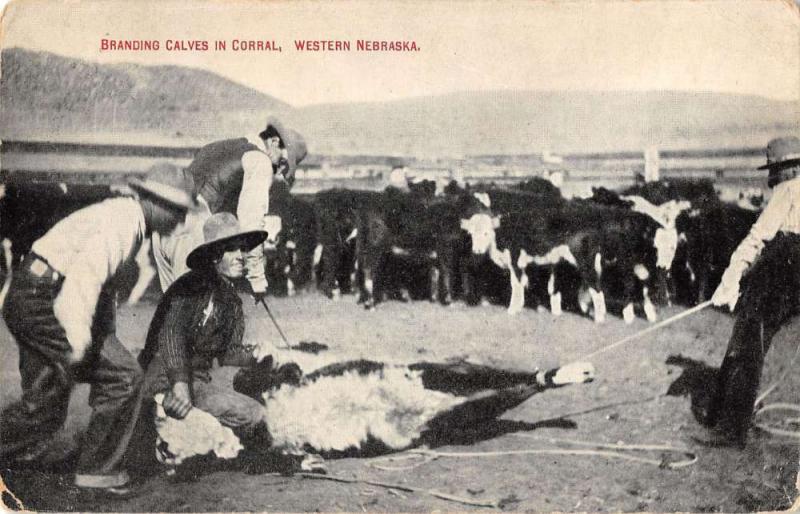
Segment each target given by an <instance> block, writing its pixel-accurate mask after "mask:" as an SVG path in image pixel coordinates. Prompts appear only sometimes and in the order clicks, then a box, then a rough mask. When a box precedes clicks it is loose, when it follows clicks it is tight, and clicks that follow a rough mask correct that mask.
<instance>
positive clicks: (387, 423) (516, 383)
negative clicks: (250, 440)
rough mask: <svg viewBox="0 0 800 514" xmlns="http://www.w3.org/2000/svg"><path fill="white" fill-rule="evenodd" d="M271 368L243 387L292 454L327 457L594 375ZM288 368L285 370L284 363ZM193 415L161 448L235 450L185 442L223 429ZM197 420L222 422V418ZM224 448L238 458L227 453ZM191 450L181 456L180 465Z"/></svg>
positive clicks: (467, 421) (469, 421) (578, 367)
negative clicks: (283, 377)
mask: <svg viewBox="0 0 800 514" xmlns="http://www.w3.org/2000/svg"><path fill="white" fill-rule="evenodd" d="M262 362H265V361H262ZM269 366H270V363H269V362H267V363H266V364H265V365H262V366H259V367H256V368H250V369H242V370H241V371H240V372H239V373H238V374H237V376H236V377H235V378H234V387H235V388H236V389H237V390H239V391H240V392H244V393H246V394H250V395H252V396H253V397H256V398H257V399H259V400H260V401H262V402H263V403H264V408H265V409H266V411H267V420H268V422H267V423H268V426H269V431H270V436H271V439H272V448H274V449H275V450H276V451H280V452H282V453H285V454H291V455H304V454H306V453H307V452H315V453H321V454H324V455H326V456H328V457H335V456H339V455H344V454H346V455H348V456H359V455H363V453H361V452H362V451H366V452H368V453H369V454H375V453H376V452H377V453H385V452H390V451H396V450H402V449H406V448H409V447H413V446H414V445H416V444H419V443H420V442H421V441H422V440H423V439H424V438H425V437H426V435H427V434H430V433H431V432H435V433H437V434H438V433H447V432H448V431H449V430H453V429H457V428H470V427H473V426H475V425H477V424H480V423H482V422H488V421H491V420H494V419H496V418H497V417H498V416H500V415H501V414H502V413H504V412H505V411H507V410H509V409H511V408H513V407H515V406H517V405H519V404H521V403H522V402H524V401H525V400H527V399H528V398H530V397H531V396H532V395H534V394H536V393H539V392H542V391H545V390H547V389H551V388H555V387H560V386H563V385H567V384H576V383H584V382H589V381H591V380H592V379H593V378H594V368H593V366H592V365H591V364H590V363H574V364H569V365H566V366H563V367H560V368H553V369H550V370H547V371H539V372H532V373H531V372H518V371H508V370H499V369H496V368H491V367H488V366H480V365H475V364H469V363H466V362H460V363H454V364H437V363H427V362H421V363H415V364H410V365H390V364H385V363H381V362H374V361H366V360H358V361H349V362H342V363H336V364H332V365H329V366H325V367H323V368H320V369H318V370H317V371H314V372H313V373H310V374H307V375H305V376H303V377H302V378H300V379H299V380H297V376H296V375H294V374H292V373H289V374H288V375H292V376H291V377H290V379H289V380H287V381H285V382H283V383H280V381H276V380H274V376H273V371H274V370H272V369H270V368H269ZM282 373H283V374H286V373H285V370H284V371H283V372H282ZM276 382H277V383H276ZM188 419H189V418H188V417H187V418H186V419H185V420H183V421H181V422H178V421H177V420H171V421H174V422H172V423H170V429H169V430H168V431H167V430H163V431H162V433H160V434H159V435H160V438H161V443H160V446H159V447H160V449H161V451H162V453H167V454H169V453H172V454H173V455H174V454H175V452H176V451H178V449H183V450H185V451H192V452H196V453H200V452H202V451H203V450H205V451H206V452H211V451H214V450H215V449H217V448H225V449H230V448H231V447H235V444H232V443H231V442H230V441H226V442H225V443H221V442H220V441H213V440H209V441H205V442H204V443H203V444H204V445H205V446H204V447H201V446H202V445H201V446H198V445H197V444H187V443H186V441H185V440H184V439H188V440H190V441H192V442H193V443H194V439H195V435H194V434H204V435H207V434H215V433H219V432H218V430H216V429H209V427H206V426H199V427H198V426H192V423H191V422H187V421H186V420H188ZM193 419H194V420H199V421H195V422H197V423H201V424H208V423H211V424H214V423H216V424H218V422H217V421H216V419H215V418H209V417H203V416H195V417H194V418H193ZM176 423H184V427H183V428H184V430H183V431H182V433H180V432H179V431H178V430H176V426H177V425H176ZM230 435H231V434H227V435H225V437H226V438H230ZM260 450H263V449H260ZM218 455H219V456H227V457H229V456H230V454H227V453H225V452H221V453H218ZM187 457H188V455H174V458H175V459H174V462H179V461H180V460H183V459H185V458H187Z"/></svg>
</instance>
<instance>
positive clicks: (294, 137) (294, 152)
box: [259, 116, 308, 175]
mask: <svg viewBox="0 0 800 514" xmlns="http://www.w3.org/2000/svg"><path fill="white" fill-rule="evenodd" d="M259 136H260V137H261V139H267V138H270V137H274V136H278V137H279V138H281V145H282V146H283V148H285V149H286V154H287V157H286V159H287V161H288V162H289V171H288V174H289V175H294V171H295V169H296V168H297V165H298V164H300V162H301V161H302V160H303V159H305V158H306V155H307V154H308V149H307V148H306V141H305V139H304V138H303V136H301V135H300V133H299V132H297V131H295V130H292V129H290V128H288V127H286V126H284V125H283V123H281V122H280V120H278V118H275V117H274V116H270V117H269V118H267V128H265V129H264V130H263V131H262V132H261V133H260V134H259Z"/></svg>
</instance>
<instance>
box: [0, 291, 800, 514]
mask: <svg viewBox="0 0 800 514" xmlns="http://www.w3.org/2000/svg"><path fill="white" fill-rule="evenodd" d="M246 303H247V305H250V302H247V301H246ZM270 305H271V308H272V311H273V313H274V314H275V316H276V317H277V318H278V320H279V321H280V323H281V325H282V328H283V330H284V332H285V333H286V334H287V336H288V337H289V338H290V339H291V340H292V341H294V342H297V341H318V342H321V343H325V344H327V345H329V346H330V351H329V352H328V353H329V355H328V357H326V358H328V359H346V358H353V357H365V358H370V359H377V360H383V361H388V362H412V361H420V360H428V361H442V360H445V359H448V358H453V357H465V358H468V359H469V360H470V361H474V362H478V363H485V364H491V365H495V366H500V367H508V368H514V369H528V370H530V369H533V368H535V367H548V366H551V365H555V364H558V363H567V362H570V361H572V360H575V359H578V358H580V357H581V356H584V355H587V354H588V353H590V352H592V351H594V350H596V349H598V348H601V347H603V346H604V345H607V344H610V343H612V342H614V341H616V340H618V339H619V338H621V337H624V336H626V335H629V334H633V333H635V332H637V331H639V330H642V329H645V328H647V327H648V324H647V323H646V322H645V321H644V320H641V319H639V320H637V321H636V322H634V323H633V324H632V325H625V324H624V323H623V322H622V320H621V319H619V318H613V317H612V318H610V319H609V320H608V321H607V322H606V323H605V324H601V325H595V324H594V323H592V321H591V320H589V319H586V318H582V317H579V316H576V315H573V314H565V315H564V316H562V317H559V318H554V317H552V316H551V315H550V314H549V313H540V312H536V311H533V310H525V311H524V312H523V313H522V314H520V315H518V316H515V317H511V316H509V315H508V314H506V312H505V310H504V309H503V308H501V307H499V306H489V307H467V306H464V305H463V304H455V305H453V306H450V307H443V306H440V305H434V304H429V303H424V302H412V303H399V302H390V303H384V304H381V305H379V306H378V309H377V310H376V311H374V312H366V311H364V309H362V308H361V307H360V306H358V305H356V303H355V300H354V298H353V297H351V296H347V297H344V298H343V299H342V300H340V301H339V302H333V301H331V300H328V299H326V298H324V297H323V296H321V295H319V294H318V293H316V292H305V293H303V294H300V295H299V296H296V297H292V298H273V299H271V301H270ZM259 308H260V307H259ZM249 309H250V310H249V311H248V312H247V315H248V324H249V325H248V334H247V336H246V337H248V338H260V339H267V340H274V341H277V340H278V334H277V332H276V331H275V329H274V328H273V327H272V325H271V324H270V322H269V319H268V318H267V316H266V314H265V313H264V312H263V311H261V310H258V309H256V306H252V307H249ZM680 310H681V309H680V308H670V309H663V310H662V311H661V312H660V315H661V316H662V318H663V317H667V316H669V315H672V314H675V313H677V312H680ZM152 312H153V305H152V304H140V305H137V306H133V307H128V306H123V307H121V309H120V311H119V319H118V332H119V336H120V338H121V339H122V340H123V341H124V342H125V344H126V345H127V346H129V348H130V349H131V350H132V351H133V352H134V353H136V352H138V351H139V350H140V349H141V347H142V345H143V342H144V337H145V331H146V327H147V324H148V323H149V320H150V316H151V315H152ZM731 327H732V319H731V317H730V316H729V315H726V314H724V313H722V312H719V311H714V310H711V309H706V310H705V311H703V312H701V313H699V314H696V315H694V316H691V317H688V318H685V319H684V320H682V321H680V322H678V323H676V324H674V325H671V326H669V327H667V328H665V329H662V330H659V331H656V332H654V333H653V334H651V335H649V336H645V337H644V338H642V339H640V340H637V341H635V342H631V343H628V344H625V345H622V346H620V347H617V348H615V349H613V350H610V351H608V352H605V353H602V354H599V355H597V356H595V357H594V358H592V359H591V360H592V362H593V363H594V364H595V366H596V369H597V378H596V380H595V381H594V382H591V383H588V384H583V385H574V386H570V387H565V388H561V389H557V390H552V391H547V392H545V393H542V394H540V395H537V396H534V397H532V398H531V399H529V400H528V401H527V402H525V403H524V404H522V405H520V406H519V407H517V408H516V409H514V410H512V411H510V412H508V413H507V414H506V415H505V416H504V417H503V418H502V420H501V421H500V422H499V423H497V424H495V425H492V426H488V427H474V430H472V431H468V432H465V433H460V434H453V437H452V441H446V442H445V444H444V445H443V446H440V447H437V448H436V451H439V452H505V451H512V450H532V449H545V450H555V449H576V448H580V449H585V448H584V447H581V446H576V445H574V444H567V443H564V442H555V441H549V440H543V439H542V438H559V439H566V440H570V441H575V442H596V443H604V444H613V443H617V442H620V443H626V444H640V445H644V444H649V445H656V444H657V445H670V446H674V447H678V448H686V449H687V451H689V452H692V453H694V454H695V455H696V456H697V462H696V463H694V464H693V465H689V466H687V467H682V468H679V469H668V468H666V467H664V466H658V465H657V462H658V461H661V460H662V458H663V457H664V456H663V455H662V454H661V453H660V452H658V451H655V452H650V453H641V452H638V453H634V455H636V456H640V457H648V458H651V459H655V461H656V464H653V463H644V462H636V461H630V460H622V459H619V458H613V457H609V456H605V457H604V456H596V455H566V454H556V453H541V454H519V455H510V456H509V455H505V456H472V457H465V458H453V457H441V458H439V459H437V460H434V461H430V462H421V461H404V462H395V463H394V465H395V466H405V467H407V468H410V469H400V470H380V469H377V468H375V467H374V466H373V465H372V464H375V461H374V460H373V459H354V458H347V459H338V460H329V461H328V463H327V467H328V473H329V474H330V475H335V476H339V477H345V478H350V479H353V478H358V479H362V480H370V481H381V482H390V483H396V484H405V485H407V486H410V487H416V488H421V489H425V490H437V491H440V492H442V493H446V494H451V495H455V496H458V497H464V498H469V499H471V500H473V501H478V500H488V501H492V502H496V503H495V505H496V507H495V509H504V510H514V511H538V512H542V511H548V512H549V511H562V512H572V511H626V512H630V511H650V512H673V511H692V512H721V511H724V512H744V511H757V510H782V509H787V508H789V507H790V506H791V504H792V503H793V502H794V501H795V499H796V498H797V489H796V477H797V470H798V440H797V439H794V440H792V439H788V438H781V437H778V436H769V435H767V434H764V433H763V432H758V433H756V432H752V433H751V440H750V443H749V444H748V447H747V448H746V449H745V450H744V451H739V450H735V449H729V448H708V447H705V446H703V445H700V444H698V443H697V442H695V441H694V440H693V439H692V436H693V435H700V434H703V430H702V429H701V428H700V426H699V425H698V423H697V422H696V421H695V419H694V418H693V416H692V413H691V398H690V394H689V393H692V394H693V395H694V397H695V399H697V398H701V397H702V396H703V393H704V392H706V393H707V391H708V387H709V385H710V384H709V378H710V377H712V376H713V372H714V369H710V368H709V366H710V367H713V368H716V367H717V366H718V365H719V363H720V362H721V360H722V355H723V353H724V349H725V345H726V342H727V338H728V336H729V334H730V331H731ZM0 334H2V335H1V336H0V356H1V357H2V358H0V366H2V367H1V368H0V370H1V371H0V373H1V374H0V378H1V380H2V402H1V403H2V404H3V405H5V404H7V403H8V402H10V401H12V400H13V399H15V398H18V396H19V374H18V371H17V369H16V366H17V353H16V346H15V344H14V343H13V342H12V340H11V337H10V336H9V334H8V332H7V331H6V329H5V327H4V326H3V327H2V329H0ZM799 338H800V323H794V324H793V325H791V326H789V327H787V328H785V329H784V330H783V331H782V332H781V333H779V334H778V336H777V337H776V339H775V341H774V343H773V349H772V350H771V352H770V354H769V356H768V359H767V363H766V366H765V371H764V376H763V384H762V387H766V386H767V385H768V384H771V383H772V382H773V381H775V380H777V379H778V378H779V377H780V376H781V375H782V373H783V372H784V370H785V369H786V368H787V367H788V364H789V362H790V361H791V359H792V357H793V356H794V355H795V350H796V348H797V341H798V339H799ZM679 355H680V356H683V357H684V358H685V359H682V360H680V362H679V363H677V364H667V360H668V358H670V357H671V356H673V359H672V360H671V361H670V362H677V361H676V360H675V359H674V356H679ZM670 388H672V390H673V392H675V393H678V395H677V396H675V395H666V393H667V391H668V390H670ZM87 392H88V387H87V386H85V385H81V386H79V387H77V388H76V390H75V392H74V394H73V398H72V403H71V406H70V417H69V420H68V422H67V424H66V426H65V428H64V430H63V431H62V432H61V433H59V435H58V436H57V438H56V440H55V441H54V444H53V450H52V452H51V453H52V454H54V455H57V454H59V452H60V453H61V454H63V453H64V452H66V451H68V450H69V449H71V448H74V447H75V445H76V444H77V440H78V439H77V437H78V434H79V432H80V429H81V427H82V426H83V425H85V423H86V420H87V418H88V415H89V409H88V407H87V405H86V401H87ZM798 393H800V374H798V373H797V371H796V370H792V371H791V372H789V373H788V375H787V376H786V378H785V379H783V380H782V381H781V384H780V386H779V387H778V388H777V390H776V391H775V392H774V393H772V394H771V395H770V397H769V398H768V399H767V403H772V402H796V401H797V399H798V398H800V394H798ZM332 429H335V427H332ZM677 456H678V457H681V455H677ZM383 464H386V462H385V461H383ZM412 464H413V466H411V465H412ZM68 473H69V469H68V467H62V468H61V469H59V468H58V466H56V467H54V468H53V469H52V470H50V471H49V472H32V471H25V472H22V471H9V470H3V478H4V480H5V481H6V484H7V485H8V486H9V487H10V488H11V490H12V491H13V492H14V494H15V495H16V496H17V498H18V499H19V500H20V501H21V503H22V504H23V505H24V506H25V507H27V508H30V509H35V510H61V511H70V510H83V511H85V510H100V511H123V512H140V511H165V512H185V511H293V512H314V511H328V512H330V511H334V512H361V511H381V512H389V511H403V512H427V511H461V510H472V509H480V508H481V507H475V506H469V505H464V504H460V503H455V502H452V501H447V500H444V499H440V498H436V497H433V496H431V495H429V494H426V493H423V492H407V491H406V492H403V491H393V490H389V489H385V488H382V487H378V486H375V485H368V484H366V483H355V484H349V483H337V482H331V481H322V480H311V479H307V478H302V477H299V476H294V477H285V476H277V475H248V474H245V473H243V472H241V471H237V470H231V469H227V470H226V469H217V470H209V471H207V472H205V473H197V474H190V475H188V476H184V475H182V474H178V475H175V476H166V475H164V474H161V475H153V476H148V477H143V478H142V480H143V484H142V490H143V492H142V494H141V495H140V496H138V497H136V498H133V499H130V500H126V501H118V502H114V503H104V502H97V503H93V504H85V503H84V504H79V503H77V500H76V496H75V492H74V490H73V489H72V488H71V487H70V486H69V483H70V481H71V477H70V475H69V474H68ZM4 500H5V501H6V503H7V504H9V506H10V505H11V504H10V503H9V502H10V501H11V500H10V498H9V496H7V495H4Z"/></svg>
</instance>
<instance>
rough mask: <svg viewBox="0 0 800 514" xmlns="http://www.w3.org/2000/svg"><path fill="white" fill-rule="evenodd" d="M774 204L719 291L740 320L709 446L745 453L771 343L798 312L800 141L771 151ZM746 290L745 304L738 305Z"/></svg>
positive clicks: (716, 299)
mask: <svg viewBox="0 0 800 514" xmlns="http://www.w3.org/2000/svg"><path fill="white" fill-rule="evenodd" d="M759 169H767V170H769V179H768V184H769V186H770V187H772V188H774V193H773V195H772V199H771V200H770V201H769V204H768V205H767V207H766V208H765V209H764V211H763V212H762V213H761V215H760V216H759V218H758V220H757V221H756V223H755V224H754V225H753V227H752V228H751V230H750V233H749V234H748V235H747V236H746V237H745V238H744V240H742V242H741V243H740V244H739V246H738V247H737V249H736V251H735V252H734V253H733V255H732V256H731V260H730V264H729V265H728V268H727V269H726V270H725V273H724V274H723V276H722V281H721V282H720V285H719V287H718V288H717V290H716V291H715V292H714V296H713V297H712V302H713V303H714V305H716V306H722V305H727V306H728V307H729V308H730V310H731V311H734V309H735V313H736V321H735V324H734V327H733V333H732V334H731V338H730V341H729V343H728V349H727V351H726V353H725V358H724V360H723V362H722V366H721V368H720V371H719V376H718V382H717V389H716V391H715V394H714V397H713V399H712V402H711V405H710V406H709V410H708V416H707V419H706V420H705V421H706V424H708V425H709V426H713V427H714V430H713V433H712V437H711V438H710V439H709V440H708V442H709V443H712V444H715V445H727V446H738V447H740V448H742V447H744V446H745V444H746V442H747V431H748V429H749V428H750V424H751V421H752V417H753V406H754V405H753V404H754V403H755V399H756V397H757V394H758V386H759V380H760V378H761V370H762V367H763V365H764V356H765V355H766V353H767V351H768V350H769V346H770V342H771V340H772V337H773V336H774V335H775V334H776V333H777V332H778V330H779V329H780V328H781V326H782V325H783V324H785V323H786V322H787V321H789V320H790V319H791V318H793V317H794V316H797V315H798V313H800V178H798V175H799V174H800V139H798V138H796V137H782V138H777V139H773V140H772V141H770V142H769V144H768V145H767V164H766V165H764V166H761V168H759ZM740 290H741V292H742V293H741V298H740Z"/></svg>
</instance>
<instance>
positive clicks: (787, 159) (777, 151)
mask: <svg viewBox="0 0 800 514" xmlns="http://www.w3.org/2000/svg"><path fill="white" fill-rule="evenodd" d="M796 164H800V139H798V138H796V137H794V136H788V137H778V138H775V139H773V140H772V141H770V142H769V143H767V164H765V165H763V166H759V167H758V169H760V170H771V169H779V168H786V167H789V166H794V165H796Z"/></svg>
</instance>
